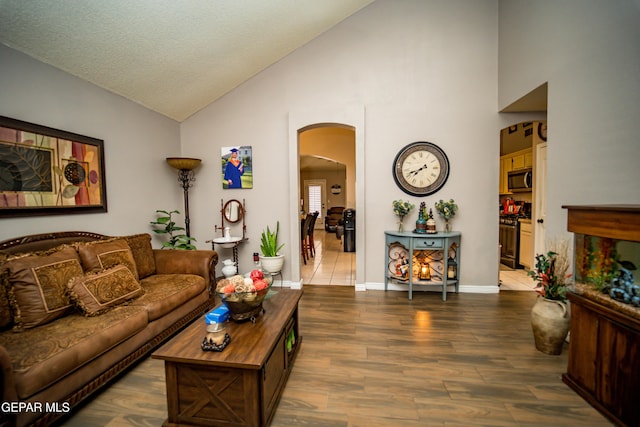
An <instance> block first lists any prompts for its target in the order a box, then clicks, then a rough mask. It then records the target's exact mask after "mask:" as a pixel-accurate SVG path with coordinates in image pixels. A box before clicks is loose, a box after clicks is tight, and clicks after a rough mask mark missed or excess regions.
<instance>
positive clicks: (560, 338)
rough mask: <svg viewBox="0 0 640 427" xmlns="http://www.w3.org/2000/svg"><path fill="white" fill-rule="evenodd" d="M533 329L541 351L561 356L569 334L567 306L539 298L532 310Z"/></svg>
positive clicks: (537, 345)
mask: <svg viewBox="0 0 640 427" xmlns="http://www.w3.org/2000/svg"><path fill="white" fill-rule="evenodd" d="M531 328H532V330H533V338H534V340H535V344H536V348H537V349H538V350H539V351H541V352H543V353H546V354H551V355H558V354H561V353H562V346H563V345H564V340H565V339H566V337H567V333H569V312H568V310H567V304H566V303H564V302H562V301H558V300H551V299H547V298H544V297H541V296H539V297H538V298H537V300H536V303H535V304H534V305H533V308H532V309H531Z"/></svg>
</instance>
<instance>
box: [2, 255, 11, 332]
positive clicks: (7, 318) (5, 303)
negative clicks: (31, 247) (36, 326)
mask: <svg viewBox="0 0 640 427" xmlns="http://www.w3.org/2000/svg"><path fill="white" fill-rule="evenodd" d="M9 257H10V255H9V254H8V253H6V252H3V251H0V330H2V329H6V328H8V327H10V326H12V325H13V316H12V315H11V306H10V305H9V295H8V294H7V285H6V284H5V283H6V282H7V270H6V268H5V266H4V264H3V263H4V262H5V261H6V259H7V258H9Z"/></svg>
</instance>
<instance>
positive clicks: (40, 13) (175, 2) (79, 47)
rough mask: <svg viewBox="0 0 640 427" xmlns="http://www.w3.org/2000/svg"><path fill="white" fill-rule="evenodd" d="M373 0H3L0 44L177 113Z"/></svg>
mask: <svg viewBox="0 0 640 427" xmlns="http://www.w3.org/2000/svg"><path fill="white" fill-rule="evenodd" d="M373 1H374V0H182V1H180V0H135V1H132V0H107V1H105V0H56V1H51V0H28V1H27V0H0V16H2V21H1V22H2V23H1V24H0V43H2V44H4V45H6V46H8V47H10V48H12V49H15V50H18V51H21V52H23V53H25V54H27V55H29V56H31V57H33V58H35V59H37V60H39V61H42V62H44V63H47V64H50V65H52V66H54V67H56V68H59V69H61V70H63V71H66V72H68V73H70V74H72V75H74V76H77V77H80V78H82V79H84V80H86V81H88V82H91V83H93V84H95V85H97V86H100V87H102V88H104V89H106V90H108V91H111V92H114V93H116V94H119V95H121V96H123V97H125V98H127V99H130V100H132V101H134V102H137V103H139V104H141V105H144V106H145V107H147V108H149V109H151V110H153V111H156V112H158V113H161V114H163V115H166V116H167V117H170V118H172V119H174V120H177V121H183V120H185V119H186V118H188V117H189V116H191V115H192V114H194V113H196V112H197V111H199V110H200V109H202V108H203V107H205V106H207V105H208V104H210V103H211V102H213V101H215V100H216V99H218V98H220V97H221V96H223V95H224V94H226V93H228V92H229V91H230V90H232V89H233V88H235V87H237V86H239V85H241V84H242V83H243V82H245V81H246V80H248V79H249V78H251V77H252V76H254V75H256V74H257V73H259V72H260V71H262V70H264V69H265V68H267V67H269V66H270V65H272V64H274V63H276V62H277V61H279V60H280V59H282V58H283V57H285V56H286V55H288V54H289V53H291V52H293V51H295V50H296V49H298V48H299V47H301V46H303V45H304V44H306V43H308V42H309V41H310V40H312V39H313V38H315V37H317V36H319V35H320V34H322V33H323V32H325V31H327V30H328V29H330V28H331V27H333V26H335V25H336V24H338V23H339V22H341V21H342V20H344V19H345V18H347V17H349V16H350V15H352V14H354V13H356V12H357V11H358V10H360V9H362V8H363V7H365V6H367V5H368V4H370V3H372V2H373Z"/></svg>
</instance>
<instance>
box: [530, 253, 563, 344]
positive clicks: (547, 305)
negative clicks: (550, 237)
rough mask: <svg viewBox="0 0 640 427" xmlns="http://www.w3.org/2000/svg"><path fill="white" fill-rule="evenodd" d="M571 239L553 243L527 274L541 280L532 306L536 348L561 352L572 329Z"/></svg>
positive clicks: (537, 256)
mask: <svg viewBox="0 0 640 427" xmlns="http://www.w3.org/2000/svg"><path fill="white" fill-rule="evenodd" d="M567 253H568V250H567V242H561V243H553V244H552V248H551V250H549V251H548V252H547V253H546V254H537V255H536V265H535V268H534V269H533V270H531V271H528V272H527V274H528V275H529V276H530V277H531V278H533V280H535V281H537V284H536V288H535V291H536V292H537V293H538V298H537V299H536V303H535V304H534V306H533V308H532V309H531V327H532V329H533V337H534V339H535V344H536V348H537V349H538V350H540V351H541V352H543V353H546V354H553V355H558V354H560V353H562V346H563V343H564V340H565V338H566V337H567V333H568V332H569V312H568V311H567V304H566V298H567V288H568V286H569V284H568V283H567V281H568V279H569V278H570V277H571V274H569V273H567V271H568V270H569V261H568V256H567Z"/></svg>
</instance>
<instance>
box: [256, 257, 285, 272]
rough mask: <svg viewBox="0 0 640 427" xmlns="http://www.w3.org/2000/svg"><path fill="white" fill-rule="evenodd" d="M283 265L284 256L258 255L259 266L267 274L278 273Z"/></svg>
mask: <svg viewBox="0 0 640 427" xmlns="http://www.w3.org/2000/svg"><path fill="white" fill-rule="evenodd" d="M283 265H284V255H276V256H274V257H265V256H262V255H260V266H261V267H262V270H263V271H266V272H267V273H278V272H280V271H282V266H283Z"/></svg>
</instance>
